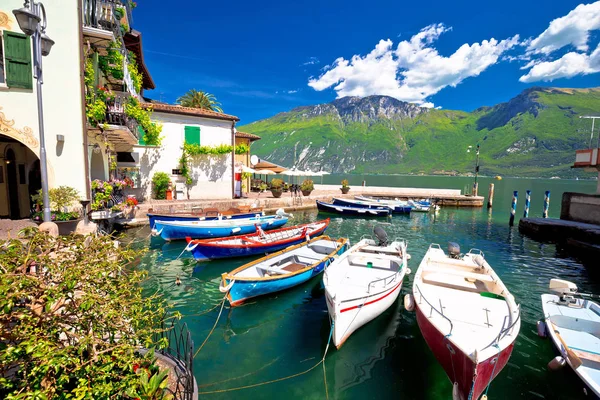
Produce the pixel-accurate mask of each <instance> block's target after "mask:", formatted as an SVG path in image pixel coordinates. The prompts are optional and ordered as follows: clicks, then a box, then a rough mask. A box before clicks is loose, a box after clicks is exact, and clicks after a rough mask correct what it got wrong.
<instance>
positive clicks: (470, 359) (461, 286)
mask: <svg viewBox="0 0 600 400" xmlns="http://www.w3.org/2000/svg"><path fill="white" fill-rule="evenodd" d="M449 250H450V254H449V255H446V254H445V253H444V251H443V250H442V249H441V248H440V246H439V245H438V244H432V245H431V246H429V250H428V251H427V253H426V254H425V256H424V257H423V260H422V261H421V264H420V265H419V270H418V271H417V273H416V274H415V277H414V279H413V298H412V299H410V300H412V303H414V306H415V308H416V312H417V322H418V324H419V328H420V329H421V333H422V334H423V337H424V338H425V341H426V342H427V345H428V346H429V348H430V349H431V351H432V352H433V353H434V355H435V357H436V358H437V360H438V362H439V363H440V364H441V365H442V367H443V368H444V370H445V371H446V374H447V375H448V377H449V378H450V381H451V382H452V383H453V386H454V387H453V393H452V397H453V399H460V400H467V399H479V396H481V394H482V392H483V391H484V390H486V388H487V387H488V386H489V384H490V383H491V381H492V380H493V379H494V377H495V376H497V375H498V374H499V373H500V371H501V370H502V368H503V367H504V366H505V365H506V363H507V362H508V359H509V358H510V355H511V352H512V350H513V346H514V341H515V339H516V338H517V335H518V334H519V329H520V328H521V319H520V309H519V306H517V304H516V302H515V299H514V297H513V296H512V294H510V292H509V291H508V289H507V288H506V286H505V285H504V284H503V283H502V281H501V280H500V278H499V277H498V275H496V273H495V272H494V270H493V269H492V267H490V265H489V264H488V263H487V262H486V261H485V258H484V255H483V253H482V252H481V251H479V250H476V249H473V250H470V251H469V252H468V253H467V254H464V255H463V254H460V249H459V248H458V245H456V244H454V243H450V248H449ZM409 297H410V295H409ZM407 302H410V301H407ZM407 302H405V303H407ZM407 308H408V307H407Z"/></svg>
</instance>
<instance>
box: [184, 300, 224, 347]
mask: <svg viewBox="0 0 600 400" xmlns="http://www.w3.org/2000/svg"><path fill="white" fill-rule="evenodd" d="M226 299H227V294H225V296H223V301H222V302H221V310H219V315H217V320H216V321H215V324H214V325H213V327H212V329H211V330H210V332H208V336H206V339H204V342H202V344H201V345H200V347H198V350H196V353H194V357H192V358H196V356H197V355H198V353H200V350H202V348H203V347H204V345H205V344H206V342H208V338H210V335H212V333H213V332H214V331H215V328H216V327H217V324H218V323H219V318H221V313H222V312H223V307H224V306H225V300H226Z"/></svg>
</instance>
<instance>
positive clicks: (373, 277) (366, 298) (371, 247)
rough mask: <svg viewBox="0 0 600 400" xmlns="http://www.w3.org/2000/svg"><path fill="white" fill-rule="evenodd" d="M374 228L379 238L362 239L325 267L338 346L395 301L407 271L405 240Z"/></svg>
mask: <svg viewBox="0 0 600 400" xmlns="http://www.w3.org/2000/svg"><path fill="white" fill-rule="evenodd" d="M375 230H376V235H377V236H378V237H379V238H380V240H379V242H376V241H375V240H373V239H362V240H361V241H360V242H358V243H357V244H355V245H354V246H352V247H351V248H350V249H349V250H348V251H347V252H346V253H344V254H343V255H342V256H340V257H339V258H338V259H337V260H335V261H334V262H333V263H332V264H331V265H330V266H329V267H327V268H326V269H325V274H324V276H323V283H324V284H325V299H326V302H327V310H328V312H329V316H330V318H331V321H332V323H333V334H332V339H333V343H334V344H335V346H336V347H337V348H338V349H339V348H340V347H341V346H342V344H344V342H345V341H346V339H348V337H349V336H350V335H351V334H352V333H353V332H354V331H356V330H357V329H358V328H360V327H361V326H363V325H365V324H367V323H368V322H370V321H371V320H373V319H375V318H377V317H378V316H379V315H380V314H381V313H382V312H384V311H385V310H387V309H388V308H389V307H390V306H391V305H392V304H394V303H395V302H396V300H397V298H398V295H399V294H400V289H401V287H402V281H403V279H404V276H405V275H406V274H407V254H406V242H405V241H404V240H396V241H393V242H391V243H388V242H387V235H385V231H383V229H381V228H379V227H377V228H375ZM382 232H383V233H382Z"/></svg>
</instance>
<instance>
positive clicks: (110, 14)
mask: <svg viewBox="0 0 600 400" xmlns="http://www.w3.org/2000/svg"><path fill="white" fill-rule="evenodd" d="M115 7H123V5H122V4H121V3H120V2H118V1H116V0H83V7H82V12H83V25H84V26H89V27H92V28H97V29H103V30H105V31H115V29H118V28H119V24H118V22H117V19H116V18H115Z"/></svg>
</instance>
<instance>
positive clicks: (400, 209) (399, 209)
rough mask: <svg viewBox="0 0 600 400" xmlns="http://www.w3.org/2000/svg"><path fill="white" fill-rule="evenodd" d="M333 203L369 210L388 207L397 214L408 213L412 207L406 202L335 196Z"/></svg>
mask: <svg viewBox="0 0 600 400" xmlns="http://www.w3.org/2000/svg"><path fill="white" fill-rule="evenodd" d="M355 197H357V196H355ZM333 204H335V205H340V206H348V207H358V208H368V209H371V210H385V209H389V210H390V212H392V213H398V214H410V211H411V209H412V207H410V206H409V205H408V204H401V203H399V202H397V203H389V204H383V203H378V202H375V201H369V200H357V199H354V200H353V199H341V198H337V197H334V198H333Z"/></svg>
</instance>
